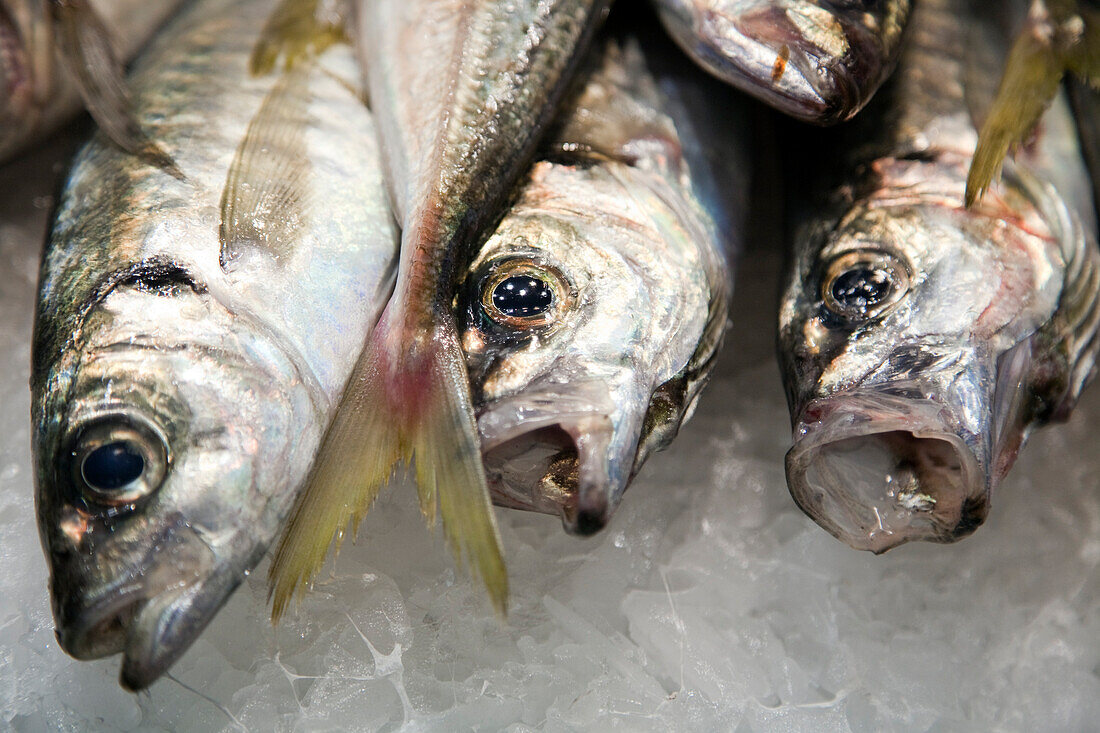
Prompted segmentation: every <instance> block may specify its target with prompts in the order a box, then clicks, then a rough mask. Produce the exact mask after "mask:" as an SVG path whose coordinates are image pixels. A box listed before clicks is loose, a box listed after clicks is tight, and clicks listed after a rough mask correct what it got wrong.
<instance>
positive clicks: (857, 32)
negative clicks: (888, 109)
mask: <svg viewBox="0 0 1100 733" xmlns="http://www.w3.org/2000/svg"><path fill="white" fill-rule="evenodd" d="M909 5H910V3H909V0H887V1H886V2H862V1H859V0H856V1H855V2H827V1H826V0H784V2H774V1H772V0H750V1H749V2H743V1H742V0H736V1H734V0H659V1H658V7H659V8H660V11H661V17H662V20H663V22H664V23H665V25H666V27H667V28H668V29H669V31H670V32H671V34H672V36H673V37H674V38H675V39H676V41H677V42H678V43H679V44H680V45H681V46H682V47H683V48H684V49H685V50H687V51H688V53H689V54H690V55H692V56H693V57H694V58H695V59H696V60H697V61H698V62H699V63H701V64H702V65H703V66H704V67H705V68H707V69H708V70H709V71H711V72H712V73H714V74H715V75H717V76H719V77H720V78H723V79H725V80H726V81H728V82H730V83H732V84H734V85H735V86H737V87H739V88H740V89H742V90H743V91H746V92H748V93H750V94H753V95H755V96H757V97H759V98H761V99H763V100H764V101H766V102H767V103H768V104H769V105H771V106H773V107H775V108H776V109H779V110H782V111H783V112H786V113H787V114H790V115H792V116H794V117H797V118H799V119H803V120H806V121H809V122H816V123H819V124H831V123H835V122H840V121H843V120H846V119H848V118H850V117H851V116H852V115H854V114H855V113H856V112H858V111H859V110H860V109H861V108H862V107H863V105H864V104H866V103H867V101H868V100H870V98H871V96H872V95H873V94H874V92H875V90H876V89H877V88H878V86H879V85H880V84H881V83H882V81H883V80H884V79H885V78H886V76H887V74H888V73H889V72H890V70H891V69H892V68H893V65H894V61H895V58H896V55H897V50H898V48H899V45H900V39H901V34H902V30H903V29H904V26H905V22H906V20H907V18H908V14H909Z"/></svg>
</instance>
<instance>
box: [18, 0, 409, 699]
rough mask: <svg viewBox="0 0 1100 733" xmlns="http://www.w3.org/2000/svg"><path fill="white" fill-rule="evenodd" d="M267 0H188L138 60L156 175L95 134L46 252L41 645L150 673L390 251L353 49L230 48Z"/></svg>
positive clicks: (196, 609)
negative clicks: (269, 71)
mask: <svg viewBox="0 0 1100 733" xmlns="http://www.w3.org/2000/svg"><path fill="white" fill-rule="evenodd" d="M273 6H274V4H273V2H272V1H271V0H200V1H199V2H197V3H195V4H194V5H193V6H192V7H191V8H189V9H188V11H186V13H185V14H184V15H183V16H182V17H180V18H179V19H177V20H176V21H174V22H173V24H172V26H171V28H170V29H169V30H168V31H166V32H165V34H164V36H163V37H161V38H158V40H157V42H156V44H155V45H154V47H153V48H152V49H150V51H149V52H148V53H147V54H145V55H143V56H142V58H141V59H140V61H139V62H138V66H137V70H136V71H135V73H134V75H132V76H131V78H130V81H131V83H132V88H133V90H134V103H135V110H136V114H137V118H138V119H139V120H140V121H141V122H142V124H143V125H144V126H146V127H147V129H150V130H151V131H152V133H153V134H154V135H155V139H156V140H157V141H158V142H160V143H161V144H163V145H164V146H165V149H166V150H168V151H169V152H170V153H171V155H172V157H173V159H174V160H176V161H178V163H179V165H180V166H181V168H182V169H183V170H184V171H185V172H186V174H187V175H186V178H185V179H183V180H181V179H178V178H175V177H173V176H171V175H170V174H168V173H167V172H165V171H164V170H162V169H160V168H158V167H155V166H150V165H149V164H147V163H145V162H143V161H142V160H140V159H138V158H135V157H133V156H130V155H127V154H125V153H123V152H122V151H120V150H118V149H117V148H116V147H114V146H113V145H111V144H110V143H109V142H108V141H107V140H106V139H105V137H104V136H103V135H102V134H98V135H97V136H96V137H95V138H93V139H92V140H91V142H89V143H88V144H87V145H86V146H85V147H84V148H83V150H82V151H81V152H80V154H79V155H78V157H77V159H76V161H75V163H74V166H73V169H72V171H71V173H70V175H69V177H68V181H67V183H66V185H65V188H64V192H63V194H62V196H61V199H60V204H59V209H58V212H57V216H56V221H55V223H54V225H53V229H52V234H51V236H50V239H49V242H48V245H47V248H46V250H45V253H44V257H43V263H42V270H41V278H40V285H39V297H38V303H37V309H36V318H35V326H34V342H33V371H32V419H33V426H34V428H33V451H34V465H35V484H36V502H37V517H38V525H39V530H40V535H41V539H42V543H43V547H44V549H45V553H46V556H47V558H48V562H49V567H50V591H51V597H52V604H53V613H54V619H55V623H56V629H57V636H58V640H59V642H60V644H61V647H62V648H63V649H64V650H65V651H67V652H68V653H69V654H71V655H72V656H74V657H76V658H78V659H93V658H98V657H103V656H108V655H112V654H116V653H121V654H122V665H121V672H120V680H121V684H122V685H123V686H124V687H126V688H128V689H130V690H139V689H143V688H145V687H147V686H149V685H150V684H151V683H153V682H154V681H155V680H156V679H157V678H158V677H159V676H160V675H162V674H163V673H164V672H165V670H167V669H168V668H169V667H170V666H171V665H172V664H173V663H174V662H175V661H176V660H177V659H178V658H179V657H180V656H181V655H182V654H183V653H184V652H185V651H186V650H187V648H188V647H189V646H190V644H191V643H192V642H193V641H194V640H195V638H196V637H197V636H198V635H199V634H200V633H201V632H202V630H203V628H204V627H205V626H206V625H207V624H208V623H209V622H210V620H211V618H213V616H214V615H215V614H216V613H217V612H218V609H219V608H220V607H221V606H222V604H224V603H225V601H226V599H227V598H228V597H229V595H230V594H231V593H232V592H233V590H234V588H236V587H237V586H238V585H239V584H240V583H241V582H242V580H243V579H244V578H245V577H246V576H247V575H248V574H249V573H250V572H251V570H252V569H253V568H254V566H255V565H256V564H257V562H259V560H260V559H261V558H262V557H263V555H264V554H265V552H266V551H267V549H268V547H269V545H270V544H271V543H272V541H273V540H274V539H275V537H276V536H277V533H278V531H279V530H280V528H281V526H282V523H283V521H284V520H285V518H286V516H287V514H288V512H289V511H290V508H291V506H292V503H293V499H294V496H295V494H296V492H297V491H298V490H299V489H300V487H301V485H302V483H303V482H304V480H305V478H306V476H307V475H308V471H309V467H310V465H311V463H312V460H313V457H314V454H315V452H316V449H317V447H318V445H319V444H320V440H321V437H322V435H323V432H324V429H325V426H326V425H327V424H328V422H329V420H330V419H331V416H332V414H333V412H334V411H335V408H336V405H337V403H338V399H339V397H340V394H341V393H342V391H343V389H344V386H345V384H346V382H347V379H348V377H349V375H350V374H351V370H352V367H353V366H354V364H355V360H356V356H357V354H358V352H359V348H360V346H361V344H362V339H363V334H364V333H365V332H367V331H368V330H369V329H370V328H371V326H372V324H373V323H374V322H375V321H376V320H377V318H378V315H379V314H380V312H381V309H382V307H383V306H384V305H385V303H386V300H387V299H388V297H389V293H390V290H391V288H392V286H393V278H394V274H395V272H396V257H397V242H398V238H399V231H398V229H397V225H396V222H394V220H393V217H392V214H391V212H390V209H389V204H388V198H387V197H388V194H387V192H386V186H385V180H384V174H383V169H382V158H381V153H380V151H379V148H378V142H377V131H376V129H375V126H374V118H373V116H372V115H371V113H370V111H369V110H368V109H367V108H366V107H365V106H364V105H363V103H362V96H361V94H360V93H359V91H358V90H359V89H360V88H361V87H362V80H361V72H360V70H359V66H358V62H357V60H356V58H355V54H354V51H353V50H352V49H351V48H350V47H349V46H348V45H346V44H335V45H332V46H331V47H330V48H328V49H327V50H326V51H325V52H324V53H323V54H321V55H320V56H319V57H317V58H316V59H313V60H310V61H308V62H303V63H300V64H297V65H296V66H295V68H294V69H293V70H291V71H288V72H287V73H285V74H277V75H271V76H263V77H254V76H253V75H252V74H251V72H250V71H249V56H250V54H251V51H252V47H253V44H254V41H255V39H256V37H257V34H258V33H259V31H260V28H261V26H262V25H263V23H264V20H265V18H267V17H268V15H269V13H270V12H271V10H272V8H273Z"/></svg>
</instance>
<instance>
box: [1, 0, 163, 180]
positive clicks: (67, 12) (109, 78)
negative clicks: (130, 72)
mask: <svg viewBox="0 0 1100 733" xmlns="http://www.w3.org/2000/svg"><path fill="white" fill-rule="evenodd" d="M182 2H183V0H109V1H108V0H3V1H2V2H0V163H3V162H5V161H7V160H9V159H10V158H12V157H13V156H14V155H16V154H18V153H19V152H21V151H22V150H23V149H24V148H26V147H27V146H28V145H30V144H31V143H34V142H36V141H38V140H39V139H41V138H42V136H44V135H46V134H47V133H49V132H51V131H53V130H54V129H56V128H57V127H58V126H59V125H60V124H61V123H62V122H64V121H65V120H66V119H68V118H70V117H72V116H73V115H74V114H76V112H77V110H78V109H79V107H80V102H81V99H83V100H84V103H85V105H87V107H88V110H89V111H90V112H91V114H92V116H93V117H94V118H95V119H96V121H97V122H98V123H99V124H100V126H101V127H102V128H103V129H104V130H105V131H106V132H107V133H108V135H109V136H110V137H111V139H112V140H114V141H115V143H116V144H118V145H120V146H121V147H123V148H124V149H127V150H130V151H131V152H135V153H138V154H143V155H146V157H147V158H149V159H152V160H153V161H154V162H157V163H158V164H163V165H165V166H167V167H170V162H169V161H167V159H166V158H164V156H163V153H162V152H161V151H159V150H157V149H156V147H155V145H153V143H151V142H150V141H149V140H148V139H147V138H146V136H145V135H144V133H143V132H142V131H141V129H140V127H138V126H137V125H136V123H135V121H134V120H133V118H132V116H131V115H130V111H129V100H128V99H127V93H126V89H125V84H124V82H123V79H122V76H123V73H124V71H123V63H124V62H125V61H127V60H129V59H130V58H132V57H133V56H134V55H135V54H136V53H137V52H138V51H139V50H140V49H141V47H142V46H144V45H145V43H146V42H147V41H148V40H149V38H150V37H151V36H152V35H153V33H154V32H155V31H156V30H157V29H158V28H160V27H161V26H162V25H163V24H164V22H165V20H166V19H167V18H168V17H169V16H170V15H171V14H172V13H173V12H175V10H176V9H177V8H178V7H179V6H180V5H181V4H182Z"/></svg>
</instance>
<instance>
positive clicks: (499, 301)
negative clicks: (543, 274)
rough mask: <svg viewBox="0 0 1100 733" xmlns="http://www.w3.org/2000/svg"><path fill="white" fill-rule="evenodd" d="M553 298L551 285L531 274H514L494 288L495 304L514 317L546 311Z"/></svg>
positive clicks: (498, 308)
mask: <svg viewBox="0 0 1100 733" xmlns="http://www.w3.org/2000/svg"><path fill="white" fill-rule="evenodd" d="M553 300H554V294H553V292H552V291H551V290H550V286H549V285H547V284H546V282H545V281H543V280H539V279H538V278H534V277H531V276H530V275H513V276H512V277H509V278H506V279H504V280H501V281H500V282H499V283H497V286H496V288H494V289H493V305H495V306H496V307H497V310H499V311H500V312H501V313H503V314H504V315H506V316H510V317H512V318H523V317H525V316H537V315H539V314H541V313H545V312H546V311H547V310H549V308H550V305H551V304H552V303H553Z"/></svg>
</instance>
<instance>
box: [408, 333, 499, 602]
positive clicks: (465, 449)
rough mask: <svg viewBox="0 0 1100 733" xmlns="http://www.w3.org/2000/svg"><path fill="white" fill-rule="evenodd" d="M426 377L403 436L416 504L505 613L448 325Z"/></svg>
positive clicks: (492, 529) (459, 361) (458, 355)
mask: <svg viewBox="0 0 1100 733" xmlns="http://www.w3.org/2000/svg"><path fill="white" fill-rule="evenodd" d="M448 317H449V314H448ZM446 326H449V327H446ZM425 374H426V376H427V381H426V383H425V390H424V393H423V395H421V400H422V403H421V407H420V409H419V410H418V411H417V418H418V419H417V423H416V424H415V425H414V426H413V430H412V431H411V434H410V435H409V436H408V438H409V445H410V446H411V448H412V457H413V461H414V462H415V465H416V483H417V492H418V495H419V497H420V508H421V510H422V511H423V512H424V516H425V518H426V519H427V520H428V521H429V523H434V521H435V518H436V516H437V515H438V516H439V517H440V518H441V519H442V521H443V532H444V534H445V535H446V537H447V542H448V544H449V545H450V547H451V552H453V553H454V555H455V559H456V560H458V561H459V562H460V563H461V562H462V560H463V558H465V560H466V562H467V563H469V566H470V570H471V572H473V573H474V574H475V575H477V576H479V577H480V578H481V580H482V582H483V583H484V584H485V588H486V590H487V591H488V592H489V597H490V600H491V601H492V603H493V606H494V607H495V608H496V610H497V612H498V613H500V614H501V615H502V616H503V615H504V614H505V613H506V611H507V601H508V574H507V569H506V568H505V565H504V558H503V556H502V552H501V541H500V533H499V531H498V530H497V526H496V518H495V515H494V514H493V507H492V501H491V499H490V498H489V487H488V483H487V481H486V479H485V468H484V465H483V464H482V462H481V444H480V441H479V439H478V434H477V423H476V421H475V419H474V411H473V406H472V400H471V398H470V388H469V382H468V379H467V376H466V363H465V360H464V358H463V355H462V351H461V349H460V348H459V344H458V336H457V333H456V331H455V329H454V327H453V323H451V324H445V327H443V328H439V329H437V331H436V333H435V336H434V338H433V339H432V346H431V352H430V364H429V365H428V368H427V370H426V372H425Z"/></svg>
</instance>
